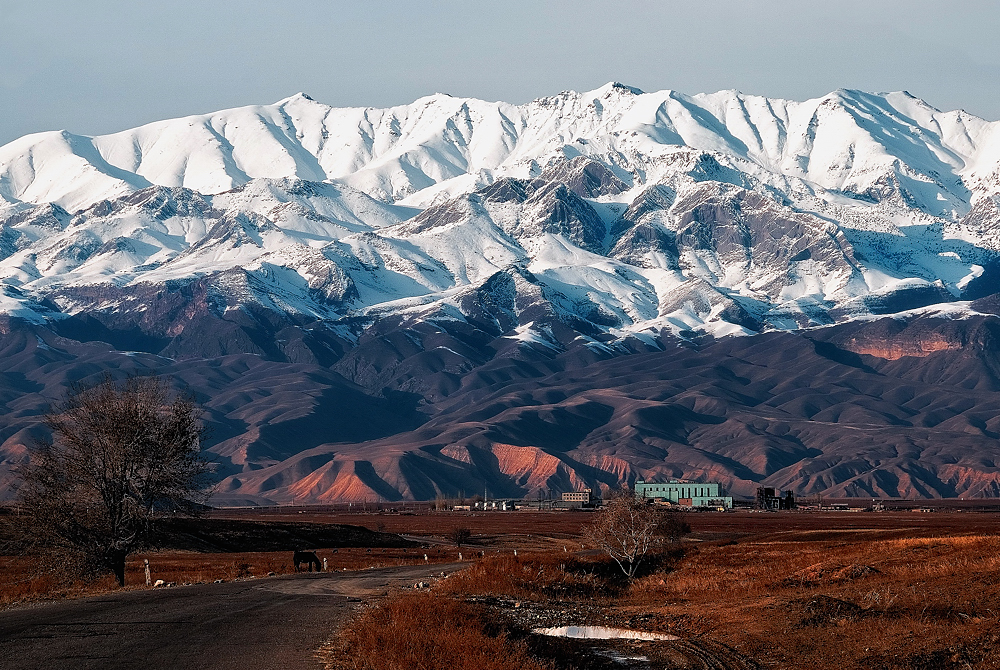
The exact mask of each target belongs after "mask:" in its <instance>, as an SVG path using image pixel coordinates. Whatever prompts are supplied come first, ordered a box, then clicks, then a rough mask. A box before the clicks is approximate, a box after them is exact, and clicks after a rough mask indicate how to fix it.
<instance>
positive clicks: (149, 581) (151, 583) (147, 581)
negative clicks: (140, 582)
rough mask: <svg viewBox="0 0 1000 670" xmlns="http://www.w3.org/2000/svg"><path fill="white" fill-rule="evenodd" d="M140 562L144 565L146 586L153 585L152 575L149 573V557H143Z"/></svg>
mask: <svg viewBox="0 0 1000 670" xmlns="http://www.w3.org/2000/svg"><path fill="white" fill-rule="evenodd" d="M142 562H143V563H144V564H145V566H146V586H152V585H153V579H152V577H151V576H150V574H149V559H148V558H145V559H143V561H142Z"/></svg>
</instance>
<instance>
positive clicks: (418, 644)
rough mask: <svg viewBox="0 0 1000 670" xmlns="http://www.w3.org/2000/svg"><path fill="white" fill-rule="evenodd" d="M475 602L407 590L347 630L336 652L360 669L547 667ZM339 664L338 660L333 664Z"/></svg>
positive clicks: (539, 669)
mask: <svg viewBox="0 0 1000 670" xmlns="http://www.w3.org/2000/svg"><path fill="white" fill-rule="evenodd" d="M484 614H485V613H484V612H483V611H482V610H481V609H480V608H478V607H475V606H474V605H471V604H468V603H464V602H461V601H458V600H454V599H451V598H446V597H441V596H432V595H430V594H423V593H419V594H403V595H397V596H396V597H394V598H390V599H388V600H386V601H383V602H382V603H380V604H379V605H377V606H376V607H374V608H372V609H369V610H368V611H367V612H365V613H364V614H363V615H362V616H361V617H360V618H358V619H357V620H356V621H355V622H354V623H353V625H351V626H350V627H349V628H348V629H347V630H346V631H344V632H343V633H342V636H341V640H340V644H341V647H340V649H339V650H338V651H339V653H338V654H337V655H336V658H337V659H339V660H338V661H337V664H339V666H340V667H342V668H352V669H355V670H414V669H415V668H423V669H426V670H431V669H436V668H442V669H444V668H447V669H448V670H508V669H509V668H519V669H523V670H542V669H543V668H544V667H546V666H544V665H542V664H541V663H539V662H538V661H536V660H534V659H532V658H531V657H530V656H529V655H528V653H527V648H526V646H525V645H524V644H523V643H521V642H516V641H513V640H511V639H510V638H509V637H508V636H507V635H506V633H504V632H503V631H502V630H500V629H498V628H496V627H495V626H493V625H491V623H490V622H489V619H488V618H487V617H486V616H485V615H484ZM334 667H336V666H334Z"/></svg>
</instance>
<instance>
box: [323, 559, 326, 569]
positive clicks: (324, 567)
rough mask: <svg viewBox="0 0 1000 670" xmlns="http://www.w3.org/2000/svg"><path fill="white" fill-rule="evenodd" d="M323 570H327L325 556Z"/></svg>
mask: <svg viewBox="0 0 1000 670" xmlns="http://www.w3.org/2000/svg"><path fill="white" fill-rule="evenodd" d="M323 572H326V557H325V556H324V557H323Z"/></svg>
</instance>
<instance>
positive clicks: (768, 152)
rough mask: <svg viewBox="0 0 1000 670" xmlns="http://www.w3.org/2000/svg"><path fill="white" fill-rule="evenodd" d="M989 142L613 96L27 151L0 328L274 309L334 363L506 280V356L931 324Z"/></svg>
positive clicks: (0, 217)
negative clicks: (17, 322)
mask: <svg viewBox="0 0 1000 670" xmlns="http://www.w3.org/2000/svg"><path fill="white" fill-rule="evenodd" d="M998 127H1000V125H998V124H997V123H990V122H987V121H984V120H982V119H977V118H976V117H973V116H970V115H968V114H966V113H964V112H941V111H939V110H937V109H934V108H933V107H931V106H930V105H927V104H926V103H924V102H923V101H921V100H919V99H917V98H914V97H913V96H911V95H910V94H908V93H906V92H897V93H885V94H874V93H865V92H861V91H853V90H846V89H845V90H838V91H834V92H832V93H830V94H828V95H826V96H823V97H821V98H816V99H813V100H807V101H804V102H794V101H788V100H780V99H770V98H764V97H760V96H753V95H746V94H743V93H740V92H738V91H719V92H717V93H711V94H699V95H693V96H690V95H686V94H683V93H679V92H676V91H659V92H654V93H644V92H642V91H640V90H638V89H635V88H632V87H629V86H625V85H623V84H620V83H616V82H611V83H608V84H606V85H605V86H602V87H600V88H598V89H596V90H594V91H589V92H585V93H576V92H572V91H567V92H563V93H560V94H558V95H555V96H550V97H546V98H539V99H538V100H534V101H532V102H529V103H527V104H525V105H510V104H506V103H503V102H485V101H482V100H476V99H472V98H458V97H453V96H449V95H445V94H435V95H431V96H426V97H424V98H421V99H419V100H417V101H415V102H413V103H412V104H409V105H400V106H397V107H392V108H387V109H376V108H332V107H330V106H328V105H324V104H322V103H319V102H317V101H315V100H313V99H311V98H310V97H308V96H306V95H304V94H296V95H293V96H291V97H289V98H286V99H284V100H281V101H279V102H277V103H275V104H273V105H262V106H248V107H241V108H237V109H230V110H224V111H221V112H216V113H212V114H203V115H194V116H189V117H185V118H181V119H172V120H167V121H162V122H157V123H152V124H148V125H146V126H142V127H140V128H136V129H133V130H128V131H124V132H121V133H115V134H112V135H105V136H100V137H94V138H88V137H83V136H78V135H73V134H71V133H67V132H64V131H63V132H55V133H41V134H38V135H32V136H28V137H25V138H21V139H20V140H17V141H15V142H13V143H11V144H8V145H6V146H4V147H0V197H2V198H3V202H4V203H6V204H3V203H0V282H3V283H5V284H6V285H8V286H11V287H16V288H17V290H18V291H19V292H20V293H18V294H17V296H14V297H12V298H10V299H9V300H7V301H5V302H3V303H2V305H0V306H4V309H7V308H8V307H10V306H16V307H17V309H18V310H20V311H19V313H24V311H25V310H28V311H29V312H31V313H36V312H37V313H36V316H37V317H38V318H42V319H48V318H51V317H52V313H53V309H54V308H55V307H58V308H60V309H63V310H64V311H65V312H66V313H74V314H75V313H78V312H79V311H80V310H90V311H93V310H104V311H105V312H108V313H110V312H112V311H114V310H115V309H119V308H120V306H121V305H122V304H123V303H122V300H124V298H120V297H119V298H115V299H113V300H112V299H110V298H109V299H107V300H106V301H105V302H104V303H101V301H100V300H95V299H94V298H93V296H95V295H97V296H100V295H103V294H102V292H101V291H100V290H96V289H93V287H100V286H105V287H115V289H114V291H110V289H108V291H105V293H106V294H107V295H111V294H112V293H114V294H115V295H119V294H121V293H122V292H124V293H125V294H132V293H134V292H135V290H136V289H134V287H137V286H156V285H168V284H169V285H171V286H175V285H177V283H178V282H179V283H180V284H184V285H187V284H192V285H195V284H197V285H199V286H204V287H219V286H230V287H232V289H233V294H232V295H228V296H227V295H226V293H225V290H221V289H219V290H218V291H217V293H218V295H219V296H221V297H219V298H218V299H217V300H215V302H213V303H212V304H213V305H215V306H216V307H217V306H218V305H221V304H223V303H224V304H225V305H226V307H225V309H221V311H220V309H216V308H215V307H213V309H212V310H209V311H208V312H203V310H202V311H199V310H198V309H193V308H192V309H193V311H192V314H202V313H205V314H215V315H217V316H218V317H219V318H229V317H228V316H226V315H228V314H230V313H231V312H234V310H235V311H246V310H250V312H253V314H255V315H256V316H254V318H255V319H256V318H261V317H260V314H261V313H262V312H260V310H265V311H267V310H270V311H271V312H274V313H275V314H277V315H278V316H276V317H274V318H278V319H279V320H280V319H284V318H293V320H294V319H299V318H305V319H318V320H320V321H323V322H324V323H329V324H338V325H337V326H336V327H337V328H340V329H341V330H338V333H340V335H339V336H342V337H345V338H347V339H348V340H352V341H353V340H354V339H356V338H359V337H361V333H362V332H363V331H364V329H366V328H369V327H374V326H375V325H376V324H377V323H378V322H379V320H381V319H384V318H386V317H387V316H392V317H393V318H397V317H398V318H406V319H427V318H432V317H431V316H430V315H436V316H433V318H435V319H439V318H440V319H452V320H455V319H459V320H461V319H467V318H471V315H470V314H469V313H467V311H466V306H467V305H471V304H473V303H475V304H477V305H480V306H479V307H476V309H477V310H480V311H483V310H486V311H489V310H488V309H487V308H486V307H483V306H482V305H483V304H485V303H482V300H486V299H487V298H482V299H479V298H477V300H478V302H476V301H473V302H469V301H470V300H472V298H469V296H471V295H477V296H480V295H482V296H488V295H492V293H491V291H486V292H485V293H482V292H481V291H482V287H483V286H484V285H485V284H486V283H489V282H491V281H492V282H493V283H496V282H499V281H500V280H499V279H491V278H493V277H498V274H497V273H511V272H514V273H515V274H516V275H517V277H520V278H521V279H516V278H515V279H514V280H512V281H514V283H513V284H510V286H515V289H514V290H515V294H516V295H515V297H514V298H512V299H514V300H515V302H517V303H518V304H522V303H523V304H525V305H532V306H533V307H532V308H531V309H527V310H520V308H518V309H515V310H513V311H511V310H510V309H507V307H506V306H505V307H504V310H506V311H504V312H503V314H506V315H507V316H506V317H504V319H507V320H506V321H505V320H504V319H500V317H499V316H497V317H496V319H499V321H502V322H503V323H506V324H508V325H509V326H510V328H511V329H513V330H510V333H509V334H507V335H503V337H508V336H509V337H515V336H516V337H517V338H521V339H518V340H517V341H519V342H522V341H523V342H529V341H530V342H538V341H541V340H538V339H537V338H538V337H541V338H542V340H544V341H546V342H550V343H551V342H553V341H556V342H559V344H558V346H567V345H568V342H571V341H576V340H575V338H577V337H582V338H586V339H585V340H582V341H587V342H588V343H589V344H588V346H592V347H596V348H598V349H599V348H601V347H606V346H612V345H609V344H608V343H615V342H617V343H621V342H625V341H628V340H630V338H631V339H636V338H638V339H640V340H642V339H643V338H653V340H656V338H658V337H660V335H661V334H663V333H669V334H673V335H677V334H680V333H692V332H693V333H698V332H704V333H710V334H715V335H725V334H734V333H744V334H745V333H751V332H761V331H764V330H772V329H795V328H802V327H808V326H817V325H824V324H829V323H834V322H837V321H842V320H851V319H856V318H867V317H868V316H871V315H872V314H880V313H893V312H894V311H902V310H905V309H913V308H920V309H923V308H931V307H932V306H935V305H950V304H951V303H953V302H956V301H958V302H961V300H962V299H963V298H966V297H968V296H971V295H974V294H975V295H988V294H989V293H992V292H993V291H990V285H991V282H993V281H994V279H993V278H994V277H995V276H996V274H995V270H994V267H996V265H997V263H998V260H997V254H998V252H1000V211H998V207H997V202H998V198H1000V133H998ZM511 276H512V277H513V275H511ZM529 277H530V279H528V278H529ZM491 285H492V284H491ZM504 285H505V286H507V284H504ZM82 287H90V288H87V289H86V291H84V293H86V296H87V297H86V299H84V298H83V297H80V296H81V295H82V294H80V291H81V290H82ZM206 290H208V289H206ZM212 290H213V291H216V288H213V289H212ZM505 290H506V289H505ZM522 291H523V292H526V293H524V294H523V295H522V293H521V292H522ZM116 292H117V293H116ZM140 293H141V294H142V295H146V294H145V293H143V292H140ZM185 295H187V294H185ZM190 295H192V296H193V295H194V293H190ZM213 295H215V294H213ZM223 298H225V300H223ZM49 299H51V300H53V301H54V302H53V303H52V305H53V306H54V307H53V306H47V307H45V308H44V309H43V308H41V307H39V305H43V304H45V305H49V303H46V302H45V301H46V300H49ZM185 299H186V298H185ZM192 299H193V298H192ZM505 300H506V298H505ZM101 304H103V307H101V306H100V305H101ZM503 304H504V305H507V302H504V303H503ZM11 309H13V308H12V307H11ZM941 309H945V308H944V307H941ZM947 309H950V310H957V312H956V313H963V312H961V310H963V309H967V308H966V307H962V306H957V307H955V306H949V307H947ZM38 310H41V311H38ZM532 310H534V311H532ZM43 312H44V314H43ZM512 314H514V315H518V316H517V318H516V319H515V318H514V317H512V316H510V315H512ZM521 314H529V315H533V316H529V317H524V318H523V319H522V317H521V316H520V315H521ZM508 317H509V318H508ZM144 318H146V319H147V320H148V318H147V317H144ZM268 318H271V317H268ZM510 319H514V320H513V321H510ZM524 319H527V320H524ZM557 322H558V324H562V325H561V326H558V325H557ZM171 323H173V324H174V325H172V326H171V328H176V327H179V326H177V324H176V323H174V322H171ZM143 327H146V326H143ZM149 327H152V326H149ZM563 327H565V328H568V329H569V330H566V331H563V330H560V328H563ZM345 329H346V330H345ZM546 329H550V330H552V332H553V333H555V335H552V337H551V338H550V337H549V336H548V335H546V336H545V337H542V335H539V334H538V333H543V332H548V331H547V330H546ZM154 330H155V328H154ZM528 331H531V333H534V334H533V335H530V336H529V335H528V334H526V333H528ZM157 332H159V331H157ZM558 333H563V335H561V336H560V335H558ZM567 333H574V334H573V335H568V334H567ZM536 336H537V337H536ZM560 337H564V338H569V339H568V340H565V341H563V340H560V339H559V338H560ZM546 338H548V339H546ZM552 338H555V339H554V340H553V339H552ZM653 340H651V341H653ZM644 341H645V340H644ZM614 346H617V345H614Z"/></svg>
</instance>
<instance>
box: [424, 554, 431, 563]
mask: <svg viewBox="0 0 1000 670" xmlns="http://www.w3.org/2000/svg"><path fill="white" fill-rule="evenodd" d="M430 560H431V559H429V558H427V554H424V563H427V562H428V561H430Z"/></svg>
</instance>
